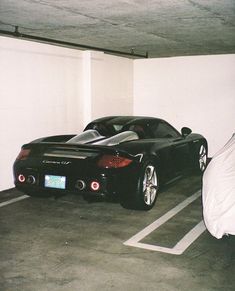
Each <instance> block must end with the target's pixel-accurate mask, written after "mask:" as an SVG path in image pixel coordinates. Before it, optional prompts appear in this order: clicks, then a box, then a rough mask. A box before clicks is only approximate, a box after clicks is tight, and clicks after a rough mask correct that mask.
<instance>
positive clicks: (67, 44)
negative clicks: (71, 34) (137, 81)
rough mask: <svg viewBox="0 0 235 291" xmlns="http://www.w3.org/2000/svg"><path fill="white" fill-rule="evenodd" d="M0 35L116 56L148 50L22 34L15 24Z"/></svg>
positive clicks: (0, 32) (140, 56) (146, 56)
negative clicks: (96, 45) (121, 49)
mask: <svg viewBox="0 0 235 291" xmlns="http://www.w3.org/2000/svg"><path fill="white" fill-rule="evenodd" d="M0 35H4V36H9V37H16V38H22V39H24V40H31V41H35V42H40V43H47V44H52V45H59V46H63V47H70V48H71V47H72V48H76V49H85V50H95V51H101V52H104V53H107V54H111V55H118V56H125V57H132V58H148V52H146V54H145V55H142V54H136V53H135V52H134V50H133V49H131V52H130V53H128V52H122V51H116V50H111V49H105V48H100V47H95V46H89V45H83V44H77V43H72V42H68V41H63V40H57V39H50V38H46V37H41V36H34V35H29V34H24V33H21V32H19V27H18V26H15V31H14V32H11V31H6V30H0Z"/></svg>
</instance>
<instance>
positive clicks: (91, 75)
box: [0, 37, 133, 191]
mask: <svg viewBox="0 0 235 291" xmlns="http://www.w3.org/2000/svg"><path fill="white" fill-rule="evenodd" d="M98 59H99V64H98V65H96V53H94V52H82V51H78V50H73V49H67V48H62V47H56V46H51V45H46V44H39V43H34V42H29V41H24V40H20V39H11V38H6V37H0V158H1V163H0V191H1V190H4V189H7V188H11V187H13V177H12V165H13V162H14V160H15V157H16V155H17V154H18V152H19V150H20V147H21V145H22V144H24V143H27V142H29V141H31V140H33V139H35V138H38V137H42V136H47V135H55V134H66V133H77V132H80V131H82V129H83V128H84V125H85V124H86V123H87V122H89V121H90V120H91V119H92V118H93V117H96V116H98V115H105V114H113V113H116V114H122V113H123V114H131V113H132V108H133V103H132V66H133V63H132V62H130V61H126V59H125V60H124V61H122V59H121V58H119V57H114V56H106V55H104V54H98ZM119 62H120V63H119ZM120 64H122V65H123V68H122V67H121V66H120ZM107 72H110V74H109V73H107ZM120 76H121V77H120ZM123 78H126V79H125V80H124V79H123ZM99 82H100V83H99ZM93 84H94V85H93ZM91 86H94V88H97V93H96V89H92V88H91ZM110 87H113V88H114V89H113V91H114V92H115V93H114V95H113V96H110V89H109V88H110ZM107 96H110V99H108V98H107ZM118 96H121V97H120V101H119V100H118ZM124 96H125V97H127V99H130V100H126V99H125V100H124V98H125V97H124ZM96 98H97V99H98V101H96ZM111 98H114V99H115V102H110V101H111ZM123 102H124V103H125V104H128V106H126V107H125V110H122V109H123V108H120V107H119V108H117V104H119V103H123ZM96 112H97V113H96Z"/></svg>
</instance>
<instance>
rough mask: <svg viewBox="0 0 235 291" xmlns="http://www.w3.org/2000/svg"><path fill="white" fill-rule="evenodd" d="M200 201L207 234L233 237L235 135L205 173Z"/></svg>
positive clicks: (234, 219)
mask: <svg viewBox="0 0 235 291" xmlns="http://www.w3.org/2000/svg"><path fill="white" fill-rule="evenodd" d="M202 202H203V216H204V222H205V225H206V227H207V229H208V230H209V232H210V233H211V234H212V235H213V236H215V237H216V238H218V239H219V238H221V237H222V236H223V235H227V234H231V235H235V133H234V134H233V136H232V138H231V139H230V140H229V141H228V142H227V144H226V145H225V146H224V147H223V148H222V149H221V150H220V151H219V152H217V153H216V154H215V156H214V157H213V158H212V160H211V162H210V163H209V165H208V167H207V169H206V170H205V172H204V175H203V185H202Z"/></svg>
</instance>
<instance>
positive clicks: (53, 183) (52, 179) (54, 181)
mask: <svg viewBox="0 0 235 291" xmlns="http://www.w3.org/2000/svg"><path fill="white" fill-rule="evenodd" d="M65 185H66V177H65V176H55V175H45V183H44V186H45V187H47V188H56V189H65Z"/></svg>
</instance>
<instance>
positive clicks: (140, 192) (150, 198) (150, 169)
mask: <svg viewBox="0 0 235 291" xmlns="http://www.w3.org/2000/svg"><path fill="white" fill-rule="evenodd" d="M158 189H159V179H158V174H157V170H156V167H155V166H154V165H153V164H152V163H150V162H147V163H145V164H144V166H143V167H142V168H141V169H140V174H139V177H138V180H137V186H136V187H135V191H134V193H132V195H129V196H128V195H125V194H124V195H122V196H121V201H120V203H121V205H122V206H123V207H124V208H128V209H136V210H150V209H152V208H153V206H154V204H155V202H156V199H157V194H158ZM126 194H127V193H126Z"/></svg>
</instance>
